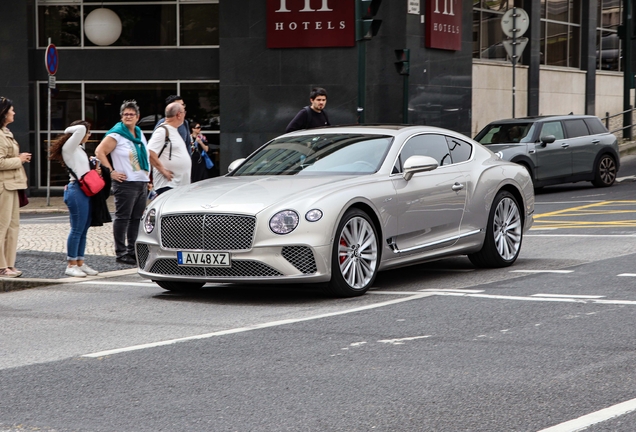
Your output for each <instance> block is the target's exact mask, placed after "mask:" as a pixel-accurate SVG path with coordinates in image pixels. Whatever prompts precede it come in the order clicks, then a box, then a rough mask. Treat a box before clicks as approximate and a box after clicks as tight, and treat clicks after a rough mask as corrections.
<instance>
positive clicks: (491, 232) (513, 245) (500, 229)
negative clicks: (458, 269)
mask: <svg viewBox="0 0 636 432" xmlns="http://www.w3.org/2000/svg"><path fill="white" fill-rule="evenodd" d="M522 238H523V225H522V219H521V213H520V212H519V204H518V203H517V200H516V199H515V197H514V196H513V195H512V194H511V193H510V192H507V191H499V193H498V194H497V195H496V196H495V200H494V201H493V203H492V207H491V208H490V215H489V216H488V226H487V227H486V239H485V240H484V244H483V246H482V248H481V250H480V251H479V252H477V253H474V254H471V255H468V258H469V259H470V261H471V262H472V263H473V264H474V265H475V266H477V267H487V268H493V267H508V266H510V265H512V264H513V263H514V262H515V261H516V260H517V257H518V256H519V251H520V250H521V241H522Z"/></svg>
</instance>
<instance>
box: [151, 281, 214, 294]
mask: <svg viewBox="0 0 636 432" xmlns="http://www.w3.org/2000/svg"><path fill="white" fill-rule="evenodd" d="M153 282H154V283H156V284H157V285H159V286H160V287H161V288H163V289H165V290H166V291H172V292H179V293H187V292H193V291H197V290H199V289H201V287H202V286H203V285H205V284H204V283H201V282H169V281H153Z"/></svg>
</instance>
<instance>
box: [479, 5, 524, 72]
mask: <svg viewBox="0 0 636 432" xmlns="http://www.w3.org/2000/svg"><path fill="white" fill-rule="evenodd" d="M473 5H474V7H473V58H482V59H489V60H499V61H507V60H508V54H507V53H506V49H505V48H504V46H503V43H502V41H503V40H504V39H507V37H506V35H504V33H503V30H502V29H501V18H502V17H503V14H504V13H505V12H506V11H507V10H508V9H510V8H513V7H515V3H514V1H513V0H493V1H488V0H481V1H474V2H473Z"/></svg>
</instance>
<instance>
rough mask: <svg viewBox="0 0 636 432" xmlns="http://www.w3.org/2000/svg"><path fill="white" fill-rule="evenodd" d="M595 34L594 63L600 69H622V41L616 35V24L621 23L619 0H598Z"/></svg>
mask: <svg viewBox="0 0 636 432" xmlns="http://www.w3.org/2000/svg"><path fill="white" fill-rule="evenodd" d="M598 17H599V19H598V22H599V27H598V28H597V36H596V64H597V66H598V68H599V69H602V70H613V71H620V70H622V65H621V50H622V42H621V40H620V38H619V37H618V34H617V30H618V26H619V25H621V23H622V17H623V10H622V5H621V0H599V2H598Z"/></svg>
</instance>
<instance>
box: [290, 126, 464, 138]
mask: <svg viewBox="0 0 636 432" xmlns="http://www.w3.org/2000/svg"><path fill="white" fill-rule="evenodd" d="M415 132H434V133H444V134H453V135H461V134H458V133H457V132H455V131H452V130H449V129H443V128H438V127H435V126H423V125H407V124H364V125H360V124H352V125H338V126H325V127H320V128H314V129H303V130H299V131H294V132H290V133H287V134H285V136H300V135H316V134H321V133H328V134H332V133H360V134H383V135H390V136H397V135H400V134H402V133H415Z"/></svg>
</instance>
